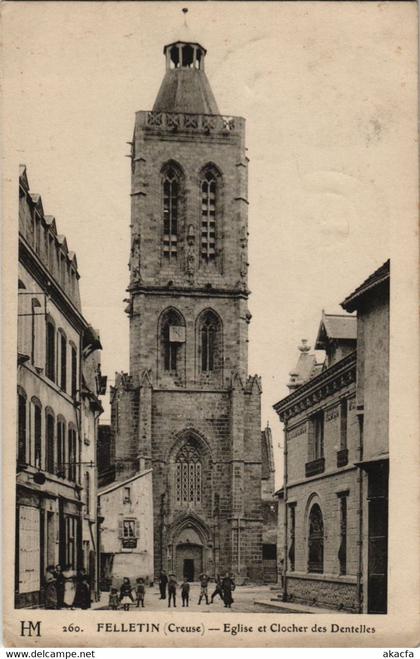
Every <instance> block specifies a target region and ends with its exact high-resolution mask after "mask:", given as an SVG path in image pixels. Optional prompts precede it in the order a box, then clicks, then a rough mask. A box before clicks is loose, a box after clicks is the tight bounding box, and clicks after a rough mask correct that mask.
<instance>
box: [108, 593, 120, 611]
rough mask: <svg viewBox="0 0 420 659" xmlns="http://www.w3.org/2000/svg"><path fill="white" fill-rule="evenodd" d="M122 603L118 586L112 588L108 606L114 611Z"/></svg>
mask: <svg viewBox="0 0 420 659" xmlns="http://www.w3.org/2000/svg"><path fill="white" fill-rule="evenodd" d="M119 603H120V598H119V597H118V590H117V589H116V588H111V592H110V593H109V601H108V606H109V608H110V609H112V610H113V611H116V610H117V609H118V604H119Z"/></svg>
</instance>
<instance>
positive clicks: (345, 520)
mask: <svg viewBox="0 0 420 659" xmlns="http://www.w3.org/2000/svg"><path fill="white" fill-rule="evenodd" d="M389 287H390V263H389V261H387V262H386V263H384V265H383V266H381V267H380V268H379V269H378V270H376V271H375V272H374V273H373V274H372V275H371V276H370V277H368V279H366V281H364V282H363V283H362V284H361V285H360V286H359V287H358V288H357V289H356V290H355V291H354V292H353V293H351V294H350V295H349V296H348V297H347V298H346V299H345V300H344V302H342V303H341V306H342V307H343V309H345V311H347V312H357V316H350V315H347V316H331V315H326V314H324V313H323V316H322V321H321V325H320V329H319V332H318V336H317V340H316V343H315V348H316V349H318V350H324V351H325V360H324V362H323V364H319V363H317V360H316V358H315V356H314V355H311V354H310V351H309V348H308V346H307V345H306V342H304V343H303V345H302V346H301V347H300V351H301V355H300V358H299V361H298V364H297V367H296V369H295V370H294V371H292V373H291V374H290V375H291V379H290V382H289V389H290V394H289V395H288V396H287V397H286V398H284V399H283V400H281V401H279V402H278V403H276V405H275V406H274V408H275V410H276V411H277V413H278V414H279V417H280V420H281V421H282V422H283V424H284V432H285V449H284V474H285V475H284V486H283V488H282V489H281V490H279V492H278V493H277V494H278V496H279V511H280V515H279V519H281V523H282V525H283V529H282V530H280V531H279V535H280V537H282V538H283V543H284V553H283V559H284V564H283V570H282V571H283V573H284V576H283V581H282V585H283V593H282V598H283V599H284V600H285V601H289V602H290V601H299V602H304V603H306V604H312V605H318V606H322V607H330V608H338V609H343V610H347V611H351V612H358V613H386V612H387V573H388V474H389V448H388V424H389V421H388V420H389ZM356 345H357V350H356V349H355V348H356ZM280 499H281V502H280ZM280 581H281V580H280Z"/></svg>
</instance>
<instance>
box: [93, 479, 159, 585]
mask: <svg viewBox="0 0 420 659" xmlns="http://www.w3.org/2000/svg"><path fill="white" fill-rule="evenodd" d="M98 502H99V511H100V516H101V520H102V523H101V529H100V551H101V588H102V589H103V590H109V588H110V587H111V586H113V587H117V588H119V587H120V586H121V583H122V580H123V578H124V577H128V578H129V579H130V580H131V583H135V580H136V579H137V578H138V577H142V578H143V579H144V580H145V582H146V583H152V582H153V575H154V563H153V497H152V470H151V469H147V470H146V471H142V472H139V473H138V474H136V475H135V476H132V477H131V478H128V479H126V480H124V481H116V482H114V483H111V484H110V485H106V486H104V487H101V488H99V491H98Z"/></svg>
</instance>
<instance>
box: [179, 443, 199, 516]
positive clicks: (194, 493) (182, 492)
mask: <svg viewBox="0 0 420 659" xmlns="http://www.w3.org/2000/svg"><path fill="white" fill-rule="evenodd" d="M201 475H202V468H201V461H200V454H199V452H198V450H197V449H196V447H195V446H193V445H192V444H185V445H184V446H183V447H182V449H181V450H180V451H179V452H178V455H177V457H176V501H177V503H178V504H187V505H200V504H201Z"/></svg>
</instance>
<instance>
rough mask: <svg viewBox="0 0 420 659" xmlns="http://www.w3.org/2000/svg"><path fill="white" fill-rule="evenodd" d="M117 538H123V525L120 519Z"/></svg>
mask: <svg viewBox="0 0 420 659" xmlns="http://www.w3.org/2000/svg"><path fill="white" fill-rule="evenodd" d="M118 537H119V538H122V537H124V523H123V521H122V519H120V520H119V522H118Z"/></svg>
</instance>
